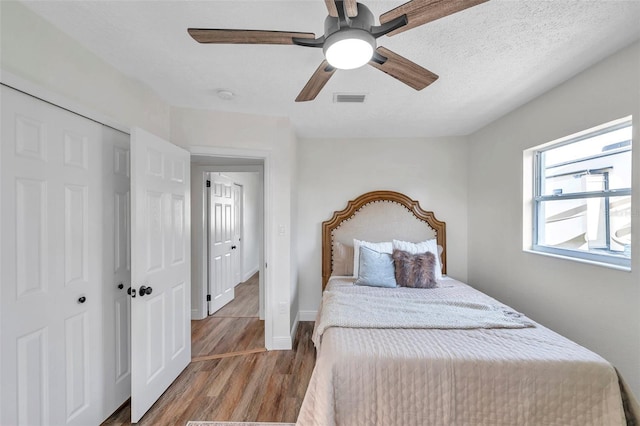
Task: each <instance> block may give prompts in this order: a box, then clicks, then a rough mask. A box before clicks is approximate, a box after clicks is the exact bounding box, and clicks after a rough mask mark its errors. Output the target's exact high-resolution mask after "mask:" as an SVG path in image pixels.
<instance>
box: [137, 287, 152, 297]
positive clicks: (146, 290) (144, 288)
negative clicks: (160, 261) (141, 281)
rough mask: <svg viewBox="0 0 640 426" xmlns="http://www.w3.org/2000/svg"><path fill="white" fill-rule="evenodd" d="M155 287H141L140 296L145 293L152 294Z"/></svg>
mask: <svg viewBox="0 0 640 426" xmlns="http://www.w3.org/2000/svg"><path fill="white" fill-rule="evenodd" d="M152 291H153V289H152V288H151V287H146V286H141V287H140V292H139V293H140V296H144V295H145V294H151V292H152Z"/></svg>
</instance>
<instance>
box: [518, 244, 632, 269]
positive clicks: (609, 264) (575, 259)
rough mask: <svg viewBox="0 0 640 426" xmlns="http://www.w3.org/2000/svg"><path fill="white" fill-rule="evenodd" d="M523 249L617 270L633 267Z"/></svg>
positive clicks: (527, 251) (526, 251)
mask: <svg viewBox="0 0 640 426" xmlns="http://www.w3.org/2000/svg"><path fill="white" fill-rule="evenodd" d="M522 251H523V252H525V253H531V254H537V255H540V256H547V257H554V258H556V259H564V260H571V261H573V262H578V263H586V264H588V265H594V266H602V267H604V268H609V269H615V270H617V271H624V272H631V268H630V267H628V266H621V265H612V264H611V263H604V262H596V261H593V260H587V259H580V258H577V257H571V256H562V255H560V254H555V253H545V252H541V251H536V250H532V249H522Z"/></svg>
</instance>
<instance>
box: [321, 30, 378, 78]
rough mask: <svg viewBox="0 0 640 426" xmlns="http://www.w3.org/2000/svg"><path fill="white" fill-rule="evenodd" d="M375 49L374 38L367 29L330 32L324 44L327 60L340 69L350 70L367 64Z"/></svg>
mask: <svg viewBox="0 0 640 426" xmlns="http://www.w3.org/2000/svg"><path fill="white" fill-rule="evenodd" d="M375 49H376V39H375V38H374V37H373V36H372V35H371V34H370V33H369V32H367V31H363V30H359V29H348V30H342V31H339V32H337V33H334V34H331V36H329V37H328V38H327V41H326V42H325V44H324V48H323V50H324V55H325V57H326V58H327V62H329V64H330V65H331V66H332V67H334V68H338V69H341V70H351V69H354V68H359V67H361V66H363V65H365V64H367V63H368V62H369V61H370V60H371V57H372V56H373V52H374V50H375Z"/></svg>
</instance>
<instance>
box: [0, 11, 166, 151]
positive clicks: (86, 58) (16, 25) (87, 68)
mask: <svg viewBox="0 0 640 426" xmlns="http://www.w3.org/2000/svg"><path fill="white" fill-rule="evenodd" d="M0 8H1V9H0V11H1V18H0V19H1V21H0V39H1V45H0V47H1V48H0V52H1V54H0V69H2V71H3V74H2V82H3V83H5V84H9V85H15V84H14V83H16V82H15V79H14V78H12V77H13V76H16V77H18V79H19V80H21V82H22V80H24V81H25V82H27V83H29V84H33V85H36V86H38V88H40V89H44V90H46V91H47V94H46V96H42V95H43V94H44V92H43V91H40V92H39V93H38V94H39V95H40V96H41V97H44V98H48V99H46V100H49V101H51V102H53V103H57V104H59V105H61V106H63V107H66V108H71V109H77V108H74V107H76V106H77V107H79V108H80V109H81V110H82V112H83V113H85V114H87V113H88V112H91V113H92V114H90V115H91V118H94V119H98V120H100V121H102V122H104V123H105V124H108V125H112V126H115V127H117V128H119V129H122V130H128V129H129V128H130V127H132V126H139V127H142V128H144V129H146V130H148V131H150V132H152V133H155V134H157V135H158V136H160V137H163V138H165V139H166V138H168V137H169V105H168V104H167V103H165V102H164V101H163V100H162V99H161V98H160V97H159V96H158V95H156V94H155V92H153V91H152V90H151V89H150V88H149V87H147V86H146V85H144V84H143V83H141V82H139V81H136V80H133V79H131V78H129V77H127V76H125V75H123V74H122V73H120V72H119V71H117V70H116V69H115V68H113V67H111V66H110V65H109V64H107V63H106V62H104V61H103V60H102V59H100V58H98V57H97V56H96V55H94V54H93V53H91V52H90V51H89V50H87V49H85V48H84V47H83V46H82V45H80V44H79V43H78V42H77V41H75V40H73V39H71V38H70V37H69V36H67V35H66V34H64V33H62V32H61V31H60V30H58V29H56V28H55V27H53V26H52V25H51V24H49V23H48V22H47V21H45V20H44V19H42V18H40V17H39V16H38V15H36V14H34V13H33V12H31V11H30V10H29V9H27V8H26V7H24V6H23V5H21V4H20V3H18V2H14V1H0ZM7 72H8V73H7ZM18 88H19V89H21V90H25V89H28V88H27V87H18ZM27 91H29V90H27ZM49 95H51V96H49Z"/></svg>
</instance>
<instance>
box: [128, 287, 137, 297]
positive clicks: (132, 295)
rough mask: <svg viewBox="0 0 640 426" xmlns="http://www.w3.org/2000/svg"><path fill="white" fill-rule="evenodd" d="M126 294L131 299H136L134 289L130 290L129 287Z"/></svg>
mask: <svg viewBox="0 0 640 426" xmlns="http://www.w3.org/2000/svg"><path fill="white" fill-rule="evenodd" d="M127 294H128V295H129V296H131V297H136V289H135V288H133V289H132V288H131V287H129V288H128V289H127Z"/></svg>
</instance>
